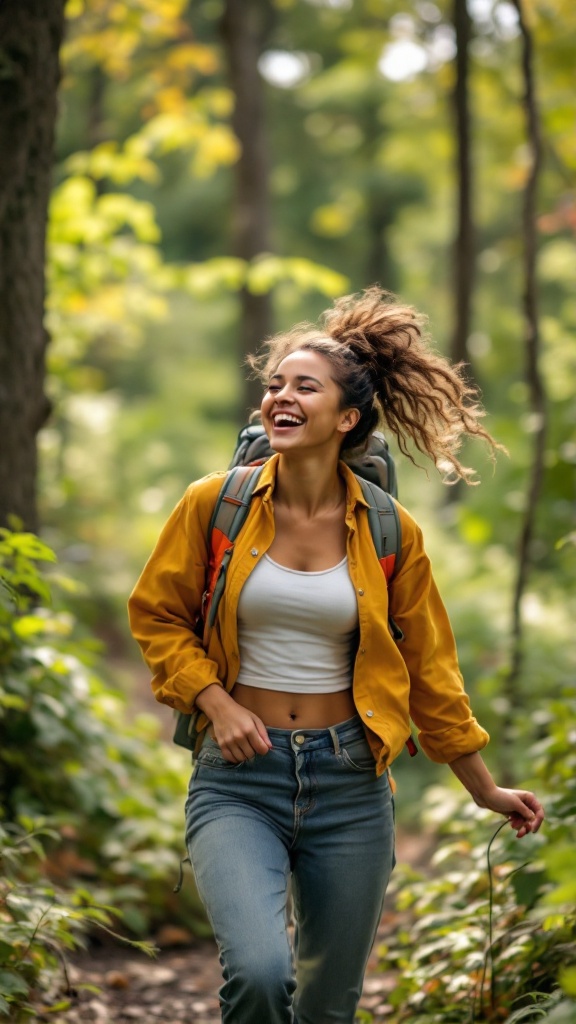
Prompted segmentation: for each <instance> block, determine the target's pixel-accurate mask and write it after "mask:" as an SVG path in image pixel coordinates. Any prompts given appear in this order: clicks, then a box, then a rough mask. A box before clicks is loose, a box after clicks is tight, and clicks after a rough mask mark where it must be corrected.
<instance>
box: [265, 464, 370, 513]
mask: <svg viewBox="0 0 576 1024" xmlns="http://www.w3.org/2000/svg"><path fill="white" fill-rule="evenodd" d="M279 459H280V456H279V455H278V454H276V455H272V457H271V458H269V459H268V461H267V462H265V463H264V465H263V467H262V472H261V474H260V478H259V480H258V483H257V484H256V487H255V488H254V494H261V495H262V497H263V498H264V500H268V499H269V498H270V497H271V496H272V492H273V491H274V487H275V486H276V474H277V472H278V462H279ZM338 472H339V473H340V476H341V477H342V478H343V480H344V482H345V484H346V506H347V507H348V508H354V507H355V506H356V505H364V506H365V508H368V507H369V506H368V502H367V501H366V499H365V497H364V495H363V494H362V488H361V487H360V484H359V483H358V481H357V479H356V477H355V475H354V473H353V472H352V470H351V469H350V467H349V466H347V465H346V463H345V462H343V461H342V460H340V462H339V463H338Z"/></svg>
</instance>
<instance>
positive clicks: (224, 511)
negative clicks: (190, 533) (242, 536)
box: [207, 466, 262, 629]
mask: <svg viewBox="0 0 576 1024" xmlns="http://www.w3.org/2000/svg"><path fill="white" fill-rule="evenodd" d="M261 472H262V466H235V467H234V469H231V470H229V471H228V474H227V476H226V479H225V481H224V483H223V484H222V487H221V489H220V494H219V495H218V498H217V500H216V504H215V506H214V511H213V513H212V518H211V520H210V526H209V529H208V548H209V550H210V552H212V551H213V550H214V547H215V542H216V540H217V533H218V534H221V535H223V537H224V538H225V539H226V540H227V542H228V547H227V549H226V551H225V553H224V555H223V557H222V559H221V562H220V567H219V571H218V577H217V579H216V582H215V584H214V588H213V590H212V594H211V595H210V610H209V613H208V621H207V626H208V629H212V626H213V625H214V623H215V621H216V612H217V611H218V605H219V603H220V599H221V597H222V594H223V593H224V587H225V584H226V573H227V571H228V564H229V562H230V559H231V558H232V552H233V550H234V541H235V540H236V538H237V536H238V534H239V533H240V530H241V529H242V527H243V526H244V523H245V522H246V517H247V515H248V512H249V510H250V502H251V501H252V495H253V493H254V488H255V487H256V485H257V483H258V480H259V479H260V473H261Z"/></svg>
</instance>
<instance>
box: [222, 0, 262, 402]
mask: <svg viewBox="0 0 576 1024" xmlns="http://www.w3.org/2000/svg"><path fill="white" fill-rule="evenodd" d="M272 21H273V7H272V5H271V3H270V2H269V0H226V4H225V8H224V15H223V18H222V36H223V39H224V46H225V51H226V56H227V63H228V73H229V80H230V85H231V87H232V90H233V92H234V96H235V106H234V114H233V116H232V127H233V128H234V131H235V133H236V136H237V138H238V140H239V142H240V146H241V152H240V156H239V159H238V161H237V163H236V166H235V204H234V220H233V236H234V238H233V244H234V249H235V255H236V256H239V257H240V258H241V259H245V260H247V261H250V260H253V259H254V258H255V257H257V256H260V255H261V254H262V253H265V252H269V251H270V203H269V185H268V158H267V136H266V122H265V109H264V83H263V81H262V78H261V76H260V73H259V71H258V60H259V58H260V56H261V54H262V51H263V49H264V47H265V43H266V40H267V38H268V36H269V33H270V29H271V27H272ZM241 303H242V314H241V326H240V351H241V353H242V354H243V355H247V354H248V353H249V352H252V351H254V348H255V347H256V346H257V345H259V344H260V342H262V341H263V340H264V338H266V337H267V336H268V335H269V334H270V333H271V331H272V305H271V296H270V293H269V292H266V293H265V294H264V295H255V294H254V293H253V292H251V291H250V289H249V288H247V287H245V288H243V289H242V293H241ZM244 398H245V404H246V406H247V407H248V408H252V407H254V406H258V405H259V404H260V388H259V387H258V386H257V385H256V383H255V382H251V381H249V382H248V385H247V390H246V394H245V396H244Z"/></svg>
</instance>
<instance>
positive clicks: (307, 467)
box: [274, 453, 346, 517]
mask: <svg viewBox="0 0 576 1024" xmlns="http://www.w3.org/2000/svg"><path fill="white" fill-rule="evenodd" d="M345 498H346V485H345V483H344V481H343V479H342V477H341V476H340V474H339V473H338V458H335V459H332V460H327V459H326V456H325V453H324V455H323V457H322V458H320V457H314V456H310V457H307V458H294V457H291V456H290V455H285V454H281V455H280V459H279V462H278V472H277V476H276V487H275V490H274V501H275V503H277V504H280V505H283V506H284V508H286V509H289V510H291V511H293V512H300V514H303V515H305V516H309V517H312V516H315V515H318V514H319V513H325V512H330V511H334V510H335V509H337V508H339V507H340V505H343V504H344V502H345Z"/></svg>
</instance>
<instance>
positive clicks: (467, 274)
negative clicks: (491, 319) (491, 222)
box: [450, 0, 475, 378]
mask: <svg viewBox="0 0 576 1024" xmlns="http://www.w3.org/2000/svg"><path fill="white" fill-rule="evenodd" d="M453 17H454V29H455V32H456V47H457V49H456V82H455V85H454V93H453V105H454V117H455V127H456V145H457V157H456V167H457V176H458V225H457V229H456V238H455V242H454V254H453V261H454V330H453V334H452V340H451V344H450V357H451V359H452V361H453V362H455V363H460V362H462V361H464V360H466V359H467V358H468V352H467V341H468V336H469V334H470V322H471V315H472V290H473V286H474V262H475V261H474V221H473V214H472V189H473V178H472V150H471V130H470V97H469V89H468V77H469V63H470V61H469V46H470V36H471V20H470V15H469V13H468V8H467V6H466V0H454V10H453ZM468 377H469V378H470V377H471V374H470V373H468Z"/></svg>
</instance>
